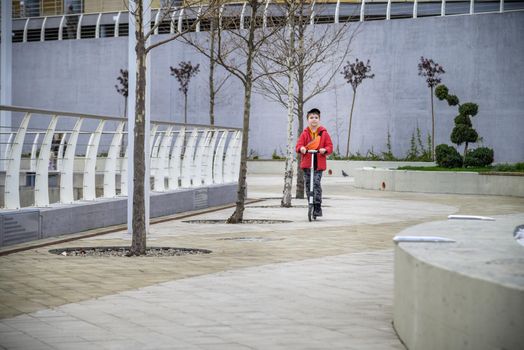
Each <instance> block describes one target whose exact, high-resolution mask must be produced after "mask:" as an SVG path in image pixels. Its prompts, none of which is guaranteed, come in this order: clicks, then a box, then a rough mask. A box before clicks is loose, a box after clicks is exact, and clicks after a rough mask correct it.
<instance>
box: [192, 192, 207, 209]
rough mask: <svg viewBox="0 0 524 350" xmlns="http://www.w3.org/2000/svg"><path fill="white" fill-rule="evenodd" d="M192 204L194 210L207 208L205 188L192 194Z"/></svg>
mask: <svg viewBox="0 0 524 350" xmlns="http://www.w3.org/2000/svg"><path fill="white" fill-rule="evenodd" d="M194 194H195V195H194V202H193V203H194V204H193V207H194V209H195V210H197V209H204V208H207V207H208V205H207V198H208V194H207V188H202V189H198V190H195V192H194Z"/></svg>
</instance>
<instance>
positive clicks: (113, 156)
mask: <svg viewBox="0 0 524 350" xmlns="http://www.w3.org/2000/svg"><path fill="white" fill-rule="evenodd" d="M0 110H2V111H10V112H12V113H14V114H18V115H14V116H13V118H21V121H20V123H19V126H18V127H16V130H13V129H12V128H11V127H7V126H0V127H1V128H2V131H1V134H2V136H3V138H5V139H7V142H5V145H4V146H5V147H4V149H5V153H4V154H3V155H2V158H1V160H0V161H1V163H2V164H1V165H2V167H1V168H2V169H4V171H2V172H0V175H3V176H1V177H3V180H4V183H3V191H0V193H1V194H3V196H0V198H1V199H3V201H1V202H0V204H2V205H0V206H1V207H4V208H6V209H19V208H21V207H27V206H36V207H45V206H48V205H50V204H51V203H56V202H58V203H64V204H65V203H73V202H75V201H79V200H96V199H98V198H113V197H116V196H126V195H127V187H128V186H127V179H128V176H127V157H128V151H127V137H128V134H127V131H126V129H125V126H126V119H125V118H120V117H111V116H101V115H92V114H84V113H71V112H63V111H50V110H42V109H34V108H24V107H14V106H1V105H0ZM7 135H9V137H5V136H7ZM150 141H151V142H150V149H149V150H147V152H148V154H149V156H150V174H151V178H152V181H151V184H152V190H153V191H156V192H165V191H170V190H176V189H178V188H183V187H200V186H206V185H210V184H220V183H230V182H236V181H237V178H238V172H239V169H240V146H241V142H242V133H241V130H240V129H238V128H229V127H221V126H213V125H202V124H183V123H175V122H169V121H151V130H150ZM0 185H2V184H1V183H0Z"/></svg>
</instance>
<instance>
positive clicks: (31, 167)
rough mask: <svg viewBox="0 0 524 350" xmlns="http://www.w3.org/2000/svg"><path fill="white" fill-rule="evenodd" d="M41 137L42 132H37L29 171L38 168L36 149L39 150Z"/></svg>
mask: <svg viewBox="0 0 524 350" xmlns="http://www.w3.org/2000/svg"><path fill="white" fill-rule="evenodd" d="M39 138H40V133H39V132H37V133H36V134H35V138H34V140H33V146H32V147H31V159H30V161H29V171H35V170H36V151H37V150H38V139H39Z"/></svg>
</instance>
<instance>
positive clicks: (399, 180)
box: [355, 168, 524, 197]
mask: <svg viewBox="0 0 524 350" xmlns="http://www.w3.org/2000/svg"><path fill="white" fill-rule="evenodd" d="M355 187H357V188H363V189H369V190H384V191H397V192H426V193H456V194H480V195H496V196H516V197H524V176H510V175H487V174H480V173H473V172H447V171H411V170H391V169H373V168H362V169H358V170H356V171H355Z"/></svg>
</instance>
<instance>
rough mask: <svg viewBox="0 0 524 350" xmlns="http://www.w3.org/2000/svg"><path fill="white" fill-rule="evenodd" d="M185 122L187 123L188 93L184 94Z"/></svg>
mask: <svg viewBox="0 0 524 350" xmlns="http://www.w3.org/2000/svg"><path fill="white" fill-rule="evenodd" d="M184 124H187V93H185V94H184Z"/></svg>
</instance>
